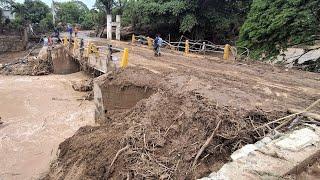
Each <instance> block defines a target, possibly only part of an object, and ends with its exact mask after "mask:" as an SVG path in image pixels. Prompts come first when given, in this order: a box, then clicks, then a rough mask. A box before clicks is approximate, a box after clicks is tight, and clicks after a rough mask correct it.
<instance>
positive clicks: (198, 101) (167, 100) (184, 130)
mask: <svg viewBox="0 0 320 180" xmlns="http://www.w3.org/2000/svg"><path fill="white" fill-rule="evenodd" d="M168 76H174V74H173V73H172V74H155V73H151V72H150V71H148V70H146V69H139V68H136V67H135V68H133V67H132V68H129V69H126V70H125V71H123V72H121V73H118V74H116V75H115V74H109V75H105V77H104V80H103V81H104V82H105V83H104V88H103V89H104V91H105V93H104V100H105V106H106V107H107V108H106V116H107V118H106V119H104V120H101V122H100V124H101V126H99V127H91V126H86V127H82V128H81V129H79V131H78V132H77V133H76V134H75V135H74V136H72V137H70V138H68V139H67V140H66V141H64V142H63V143H61V144H60V146H59V149H60V153H59V157H58V159H57V161H56V162H55V163H54V164H53V165H52V167H51V170H50V173H49V174H48V175H47V176H46V177H45V179H59V178H63V179H79V178H80V179H105V178H113V179H123V178H129V179H142V178H154V179H158V178H160V179H170V178H172V179H181V178H182V179H183V178H187V179H194V178H195V177H201V176H204V175H207V174H209V173H210V172H212V171H214V170H217V169H218V168H219V167H221V165H222V164H223V163H224V162H226V161H228V158H229V155H230V154H231V152H233V151H235V150H236V149H238V148H240V147H241V146H242V145H245V144H247V143H253V142H255V141H256V140H258V139H260V138H261V137H263V135H264V133H265V132H266V130H267V129H264V128H262V129H259V130H257V131H254V130H253V129H254V127H257V126H259V125H261V124H263V123H265V122H267V121H270V120H273V119H275V118H276V117H279V116H283V114H284V113H282V112H278V111H273V112H269V113H265V112H264V111H263V110H261V109H254V108H252V109H244V108H242V107H241V106H240V105H236V104H235V105H234V106H224V105H222V104H218V103H217V102H216V101H215V99H213V98H212V97H210V96H207V95H204V94H202V93H199V91H198V90H197V89H196V88H190V86H189V87H184V88H181V87H179V85H178V84H181V83H176V84H174V83H173V82H169V81H168V79H167V78H166V77H168ZM198 88H199V87H198ZM213 93H214V92H213ZM213 97H214V96H213ZM219 121H221V126H220V128H219V130H218V131H217V134H216V135H215V136H214V139H213V141H212V142H211V143H210V145H209V146H208V148H206V150H205V151H204V152H203V153H202V155H201V156H200V158H199V161H198V164H197V166H196V167H195V168H194V169H192V168H191V165H192V163H193V161H194V158H195V156H196V155H197V152H198V151H199V149H200V148H201V146H202V144H203V143H204V142H205V141H206V139H207V138H208V136H210V134H211V133H212V131H213V130H214V129H215V127H216V126H217V124H218V122H219ZM117 154H118V155H117ZM115 157H116V158H115ZM111 165H112V166H111Z"/></svg>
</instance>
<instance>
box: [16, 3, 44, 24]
mask: <svg viewBox="0 0 320 180" xmlns="http://www.w3.org/2000/svg"><path fill="white" fill-rule="evenodd" d="M12 8H13V12H14V13H16V18H18V19H21V20H22V22H23V23H24V24H25V23H40V21H41V20H42V19H44V18H45V17H46V15H47V14H48V13H50V9H49V7H48V6H47V5H46V4H45V3H43V2H42V1H40V0H25V2H24V3H23V4H22V3H14V4H12Z"/></svg>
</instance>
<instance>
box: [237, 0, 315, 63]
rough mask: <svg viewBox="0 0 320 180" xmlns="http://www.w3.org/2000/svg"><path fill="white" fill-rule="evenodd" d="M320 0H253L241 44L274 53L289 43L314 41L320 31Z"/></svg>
mask: <svg viewBox="0 0 320 180" xmlns="http://www.w3.org/2000/svg"><path fill="white" fill-rule="evenodd" d="M319 17H320V1H319V0H254V1H253V3H252V6H251V10H250V12H249V14H248V17H247V19H246V21H245V23H244V24H243V26H242V28H241V32H240V38H239V41H238V45H239V46H245V47H247V48H249V49H251V54H252V57H253V58H259V57H260V56H261V54H262V53H264V54H266V55H267V57H272V56H275V55H277V54H278V53H279V51H280V49H283V48H286V47H288V46H290V45H294V44H300V43H305V42H312V41H313V40H314V38H315V36H314V35H316V34H317V33H319V30H318V29H319V22H320V20H319V19H320V18H319Z"/></svg>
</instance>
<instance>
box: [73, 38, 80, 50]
mask: <svg viewBox="0 0 320 180" xmlns="http://www.w3.org/2000/svg"><path fill="white" fill-rule="evenodd" d="M78 48H79V42H78V39H77V38H74V43H73V53H75V51H76V50H77V49H78Z"/></svg>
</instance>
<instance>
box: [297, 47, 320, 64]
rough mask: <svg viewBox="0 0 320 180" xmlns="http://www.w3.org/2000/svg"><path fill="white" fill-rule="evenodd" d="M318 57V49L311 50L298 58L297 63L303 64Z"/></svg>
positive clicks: (319, 56) (319, 50)
mask: <svg viewBox="0 0 320 180" xmlns="http://www.w3.org/2000/svg"><path fill="white" fill-rule="evenodd" d="M319 58H320V49H316V50H311V51H309V52H307V53H306V54H304V55H302V56H301V57H300V58H299V60H298V64H303V63H305V62H308V61H316V60H318V59H319Z"/></svg>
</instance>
